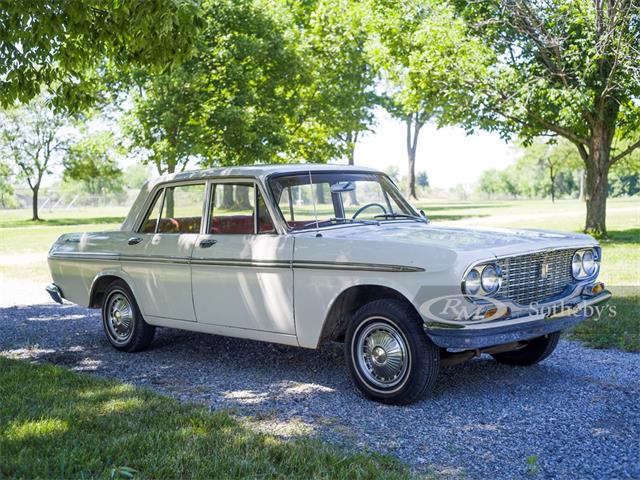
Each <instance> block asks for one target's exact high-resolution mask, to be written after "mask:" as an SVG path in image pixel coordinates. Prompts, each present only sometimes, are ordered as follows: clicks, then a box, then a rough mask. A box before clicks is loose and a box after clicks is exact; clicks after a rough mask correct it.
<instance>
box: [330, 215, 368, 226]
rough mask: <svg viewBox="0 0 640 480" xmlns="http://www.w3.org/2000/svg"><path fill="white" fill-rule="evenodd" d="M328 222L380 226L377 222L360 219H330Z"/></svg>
mask: <svg viewBox="0 0 640 480" xmlns="http://www.w3.org/2000/svg"><path fill="white" fill-rule="evenodd" d="M329 221H330V222H336V223H337V222H345V223H362V224H363V225H380V222H378V221H377V220H364V219H360V218H342V217H337V218H332V219H331V220H329Z"/></svg>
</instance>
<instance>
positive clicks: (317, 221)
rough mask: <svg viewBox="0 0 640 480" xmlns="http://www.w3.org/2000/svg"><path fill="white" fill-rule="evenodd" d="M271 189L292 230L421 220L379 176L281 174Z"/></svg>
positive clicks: (383, 178)
mask: <svg viewBox="0 0 640 480" xmlns="http://www.w3.org/2000/svg"><path fill="white" fill-rule="evenodd" d="M269 186H270V188H271V193H272V194H273V197H274V198H275V199H276V202H277V205H278V208H279V210H280V212H281V213H282V216H283V218H284V220H285V221H286V222H287V225H288V226H289V228H291V229H296V230H297V229H305V228H315V227H316V226H330V225H336V224H340V223H344V224H346V223H354V222H356V221H357V222H367V221H369V222H370V221H376V222H379V221H395V220H405V221H406V219H407V218H418V214H417V213H416V212H415V210H413V208H412V207H411V206H410V205H409V204H408V203H407V202H406V200H404V199H403V198H402V195H401V194H400V192H399V191H398V190H397V188H396V187H395V185H394V184H393V183H392V182H391V181H390V180H389V179H388V178H387V177H386V176H384V175H380V174H377V173H369V172H353V173H352V172H318V173H312V172H306V173H295V174H291V175H278V176H274V177H272V178H271V179H270V180H269Z"/></svg>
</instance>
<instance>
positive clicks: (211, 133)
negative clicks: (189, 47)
mask: <svg viewBox="0 0 640 480" xmlns="http://www.w3.org/2000/svg"><path fill="white" fill-rule="evenodd" d="M202 16H203V20H204V23H205V24H204V26H203V28H202V29H201V30H200V32H199V35H198V37H197V39H196V47H197V51H196V53H195V54H194V56H193V57H192V58H191V59H190V60H188V61H186V62H184V63H183V64H182V65H180V66H179V67H178V68H176V69H173V70H171V71H169V72H166V73H163V74H154V75H147V74H146V73H145V72H136V74H135V75H132V76H131V77H129V80H131V79H133V83H134V84H136V90H137V93H136V94H135V95H134V108H133V109H132V111H131V115H130V121H129V123H128V126H127V128H126V132H127V133H128V136H129V137H130V140H131V141H132V144H133V146H134V148H136V149H138V150H139V151H141V152H143V153H144V158H145V161H148V162H150V163H153V164H154V165H155V166H156V168H157V170H158V172H159V173H173V172H175V171H180V170H183V169H184V168H185V166H186V165H187V163H188V162H189V160H192V159H193V160H197V161H199V162H200V163H201V164H203V165H236V164H246V163H257V162H266V161H277V160H278V155H279V154H280V153H281V152H283V151H285V150H286V148H287V140H286V138H287V137H286V135H285V125H286V123H287V119H286V118H287V114H288V113H289V112H291V111H292V109H293V107H294V105H295V104H296V99H295V98H294V96H293V94H292V93H291V92H295V89H294V88H292V82H293V81H295V79H296V76H297V68H298V67H297V59H296V57H295V55H293V53H292V52H291V51H290V50H289V48H288V46H287V42H286V41H285V39H284V38H283V36H282V31H281V29H280V28H279V26H278V25H277V24H276V23H275V22H274V21H273V20H272V19H271V18H270V17H268V16H267V15H266V13H265V12H263V11H260V10H258V9H256V8H255V6H254V5H253V2H251V1H250V0H241V1H238V2H232V1H226V0H212V1H209V2H207V3H206V4H205V5H204V7H203V12H202Z"/></svg>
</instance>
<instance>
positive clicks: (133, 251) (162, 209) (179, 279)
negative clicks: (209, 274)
mask: <svg viewBox="0 0 640 480" xmlns="http://www.w3.org/2000/svg"><path fill="white" fill-rule="evenodd" d="M205 192H206V184H205V182H200V183H180V184H175V185H167V186H165V187H164V188H161V189H159V190H158V192H157V193H156V194H155V198H154V199H153V202H152V204H151V206H150V208H149V210H148V212H147V215H146V217H145V219H144V221H143V222H142V224H141V225H140V227H139V229H138V232H137V233H135V234H134V235H133V236H132V237H131V238H130V239H128V241H127V245H125V246H123V248H122V250H121V251H122V268H123V270H125V271H126V272H127V273H128V274H129V276H130V277H131V278H132V279H133V283H134V285H133V287H134V293H135V295H136V300H137V301H138V304H139V305H140V308H141V309H142V313H143V314H144V315H145V316H146V317H161V318H170V319H175V320H186V321H191V322H194V321H195V320H196V318H195V312H194V309H193V298H192V294H191V268H190V265H189V261H190V258H191V252H192V250H193V246H194V245H195V242H196V240H197V238H198V235H199V234H200V229H201V224H202V218H203V208H204V200H205ZM148 319H149V320H150V321H151V323H153V318H148Z"/></svg>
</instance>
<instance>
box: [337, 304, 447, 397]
mask: <svg viewBox="0 0 640 480" xmlns="http://www.w3.org/2000/svg"><path fill="white" fill-rule="evenodd" d="M344 352H345V359H346V363H347V365H348V368H349V372H350V373H351V377H352V378H353V381H354V383H355V385H356V387H357V388H358V389H359V390H360V391H361V392H362V393H363V394H364V395H365V396H366V397H368V398H370V399H372V400H376V401H378V402H383V403H391V404H397V405H400V404H407V403H411V402H413V401H415V400H418V399H419V398H420V397H422V396H423V395H424V394H425V393H426V392H427V391H429V390H431V389H432V388H433V386H434V384H435V381H436V377H437V376H438V370H439V366H440V355H439V349H438V347H436V346H435V345H434V344H433V342H431V340H430V339H429V337H427V335H426V333H425V332H424V329H423V327H422V319H421V318H420V317H419V316H418V315H417V313H416V312H415V311H414V310H413V308H411V306H410V305H407V304H405V303H403V302H401V301H398V300H393V299H383V300H375V301H373V302H370V303H368V304H366V305H365V306H363V307H361V308H360V309H359V310H358V311H357V312H356V313H355V315H354V316H353V319H352V321H351V323H350V324H349V326H348V328H347V332H346V338H345V344H344Z"/></svg>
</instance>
